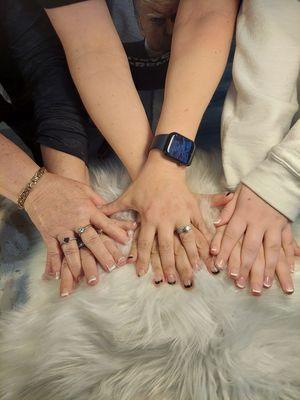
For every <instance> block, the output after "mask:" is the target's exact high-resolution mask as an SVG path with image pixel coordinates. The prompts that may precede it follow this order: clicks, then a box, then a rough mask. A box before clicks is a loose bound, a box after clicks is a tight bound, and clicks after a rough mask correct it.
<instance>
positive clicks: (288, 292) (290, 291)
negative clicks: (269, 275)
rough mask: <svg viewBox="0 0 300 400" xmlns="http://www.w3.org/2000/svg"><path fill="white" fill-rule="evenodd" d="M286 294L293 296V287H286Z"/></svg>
mask: <svg viewBox="0 0 300 400" xmlns="http://www.w3.org/2000/svg"><path fill="white" fill-rule="evenodd" d="M285 292H286V294H293V293H294V288H293V287H287V288H286V289H285Z"/></svg>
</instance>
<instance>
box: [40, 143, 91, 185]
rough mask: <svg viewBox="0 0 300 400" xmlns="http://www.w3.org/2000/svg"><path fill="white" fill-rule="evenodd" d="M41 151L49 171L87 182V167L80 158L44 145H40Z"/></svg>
mask: <svg viewBox="0 0 300 400" xmlns="http://www.w3.org/2000/svg"><path fill="white" fill-rule="evenodd" d="M41 151H42V156H43V161H44V165H45V167H46V168H47V170H48V171H49V172H52V173H53V174H56V175H60V176H63V177H64V178H68V179H73V180H75V181H78V182H81V183H84V184H87V185H88V184H89V173H88V169H87V167H86V165H85V163H84V162H83V161H82V160H81V159H80V158H78V157H74V156H72V155H70V154H67V153H63V152H62V151H58V150H55V149H52V148H50V147H46V146H41Z"/></svg>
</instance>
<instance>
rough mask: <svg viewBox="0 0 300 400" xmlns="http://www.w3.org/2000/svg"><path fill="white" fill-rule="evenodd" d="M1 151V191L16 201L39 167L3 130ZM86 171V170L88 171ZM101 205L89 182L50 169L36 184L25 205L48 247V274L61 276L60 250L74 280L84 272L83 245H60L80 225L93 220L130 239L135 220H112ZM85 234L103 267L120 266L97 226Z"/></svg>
mask: <svg viewBox="0 0 300 400" xmlns="http://www.w3.org/2000/svg"><path fill="white" fill-rule="evenodd" d="M0 155H1V157H0V194H1V195H3V196H5V197H7V198H8V199H10V200H12V201H13V202H15V203H17V200H18V197H19V194H20V193H21V191H22V190H23V188H24V187H25V186H26V184H27V183H28V182H29V181H30V179H31V178H32V176H33V175H34V174H35V172H36V171H37V170H38V168H39V167H38V165H36V163H35V162H34V161H33V160H32V159H31V158H30V157H28V156H27V155H26V154H25V153H24V152H23V151H22V150H21V149H19V147H17V146H16V145H15V144H13V143H12V142H11V141H10V140H8V139H6V138H5V137H4V136H3V135H2V134H0ZM85 172H86V171H85V170H83V173H85ZM78 176H80V174H79V175H78ZM101 205H103V199H102V198H101V197H100V196H98V195H97V194H96V193H94V192H93V191H92V190H91V189H90V188H89V186H88V185H86V184H84V183H82V182H79V181H75V180H73V179H67V178H65V177H63V176H58V175H55V174H53V173H50V172H46V173H45V174H44V175H43V176H42V178H41V179H40V180H39V182H38V183H37V184H36V185H35V186H34V187H33V189H32V190H31V192H30V194H29V195H28V197H27V199H26V201H25V204H24V207H25V210H26V212H27V213H28V215H29V217H30V219H31V221H32V222H33V223H34V225H35V226H36V227H37V229H38V230H39V232H40V234H41V236H42V238H43V240H44V242H45V244H46V246H47V252H48V256H47V271H48V272H49V273H52V274H53V275H56V276H57V277H59V275H60V271H61V257H62V255H63V254H62V251H61V250H63V253H64V256H65V258H66V260H67V262H68V266H69V271H70V273H71V274H72V277H73V278H74V280H78V278H79V276H80V274H81V260H80V254H79V251H78V248H77V246H74V243H75V242H74V241H72V242H71V245H70V246H69V247H66V248H65V247H60V246H59V242H60V241H61V240H62V239H63V238H64V237H73V236H74V231H75V230H76V227H78V226H81V225H82V226H84V225H87V224H88V223H92V224H93V225H94V227H95V228H98V229H103V231H104V232H105V233H106V234H107V235H109V236H110V237H111V238H112V239H114V240H116V241H117V242H120V243H126V242H128V240H129V237H128V234H127V230H128V229H133V228H134V226H132V223H130V222H128V223H123V222H117V221H112V220H110V219H109V218H107V217H106V216H105V215H104V214H103V213H102V212H101V211H100V210H99V208H97V206H98V207H99V206H101ZM77 224H79V225H77ZM82 236H83V237H82V239H83V241H84V242H85V243H86V246H87V248H88V249H89V251H90V252H91V253H92V254H93V255H94V257H95V258H96V259H97V260H98V261H99V262H100V263H101V265H103V266H106V265H107V266H111V265H114V264H115V259H114V258H113V256H112V254H113V252H112V250H111V249H110V250H108V249H107V247H105V246H104V245H103V243H102V241H101V240H100V238H99V236H98V235H97V234H96V232H95V230H94V228H91V229H89V230H88V231H87V233H86V234H85V235H82ZM93 238H95V239H93ZM106 268H107V267H106ZM107 269H108V268H107ZM91 272H93V271H92V270H91V269H88V268H84V273H86V274H90V273H91ZM87 279H89V275H87Z"/></svg>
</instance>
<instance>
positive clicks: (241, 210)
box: [211, 185, 297, 295]
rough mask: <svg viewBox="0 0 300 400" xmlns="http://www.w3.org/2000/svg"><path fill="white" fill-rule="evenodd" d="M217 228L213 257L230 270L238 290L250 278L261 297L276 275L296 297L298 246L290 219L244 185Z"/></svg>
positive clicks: (222, 216)
mask: <svg viewBox="0 0 300 400" xmlns="http://www.w3.org/2000/svg"><path fill="white" fill-rule="evenodd" d="M215 224H216V226H217V233H216V235H215V237H214V239H213V240H212V243H211V253H212V254H214V255H217V258H216V265H217V266H218V267H220V268H223V267H225V266H226V265H227V266H228V274H229V276H230V277H231V278H233V279H234V280H235V282H236V285H237V287H239V288H241V289H242V288H244V287H245V286H246V282H247V280H248V278H250V285H251V290H252V293H253V294H255V295H259V294H261V292H262V288H263V287H265V288H269V287H271V286H272V283H273V280H274V276H275V274H276V275H277V277H278V279H279V282H280V285H281V287H282V290H283V291H284V292H285V293H287V294H291V293H293V291H294V286H293V280H292V277H291V272H292V271H293V270H294V253H295V252H296V253H297V246H296V247H295V245H294V242H293V236H292V231H291V224H290V222H289V221H288V220H287V218H286V217H284V216H283V215H282V214H280V213H279V212H278V211H276V210H275V209H274V208H273V207H271V206H270V205H269V204H268V203H266V202H265V201H264V200H262V199H261V198H260V197H259V196H257V195H256V194H255V193H254V192H253V191H252V190H251V189H249V188H248V187H247V186H245V185H240V186H239V188H238V189H237V191H236V193H235V195H234V198H233V200H232V201H231V202H230V203H229V204H227V206H225V207H224V209H223V211H222V212H221V215H220V218H219V220H218V221H216V223H215Z"/></svg>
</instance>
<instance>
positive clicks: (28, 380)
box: [0, 157, 300, 400]
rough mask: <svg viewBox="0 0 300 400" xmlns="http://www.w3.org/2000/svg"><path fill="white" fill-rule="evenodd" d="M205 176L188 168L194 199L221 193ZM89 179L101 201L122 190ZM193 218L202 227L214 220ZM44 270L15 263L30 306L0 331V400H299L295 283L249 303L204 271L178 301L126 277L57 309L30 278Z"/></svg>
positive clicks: (171, 291) (84, 291)
mask: <svg viewBox="0 0 300 400" xmlns="http://www.w3.org/2000/svg"><path fill="white" fill-rule="evenodd" d="M208 161H209V162H208ZM209 165H213V166H214V171H215V172H214V174H213V173H212V172H211V171H210V172H209V168H208V166H209ZM215 166H216V163H215V162H214V160H212V159H211V158H210V159H209V160H208V159H205V158H203V157H202V158H198V159H197V161H196V162H195V163H194V164H193V171H192V173H191V176H190V184H191V187H192V189H193V190H194V191H197V192H202V193H204V192H206V193H211V192H217V191H219V190H220V187H219V186H218V185H217V184H216V182H219V181H220V179H219V177H220V174H219V171H218V173H217V172H216V171H217V169H216V168H215ZM94 175H95V176H94V187H95V189H96V190H98V191H99V192H100V193H102V194H103V195H104V196H105V197H106V198H107V199H109V200H111V199H112V198H114V197H115V196H116V195H118V194H119V193H120V192H121V191H122V190H123V189H124V186H126V184H127V183H128V179H127V178H125V175H124V173H123V172H120V171H119V172H117V171H113V170H106V171H101V170H97V171H95V174H94ZM201 207H202V210H203V214H204V215H205V218H206V220H207V222H208V223H209V225H210V226H211V227H212V224H211V221H212V217H213V214H214V213H215V211H213V210H211V208H210V206H209V204H207V203H205V204H202V205H201ZM44 258H45V250H44V248H43V246H42V244H37V245H36V247H35V248H33V250H32V255H31V257H30V258H29V259H26V260H24V263H26V265H27V267H28V268H29V270H30V275H31V282H30V286H29V294H30V296H29V297H30V298H29V301H28V302H27V304H26V305H25V306H24V307H23V308H21V309H20V310H19V311H14V312H10V313H8V314H7V315H6V316H5V318H3V319H2V326H1V340H0V365H1V369H0V399H1V400H50V399H51V400H299V398H300V340H299V332H300V292H299V284H300V274H299V271H298V272H296V273H295V285H296V292H295V294H294V295H292V296H286V295H284V294H282V292H281V291H280V289H279V288H278V287H276V286H275V287H273V288H272V289H270V290H266V291H265V293H264V295H263V296H262V297H260V298H257V297H256V298H255V297H252V296H250V295H249V293H248V292H247V290H244V291H241V290H237V289H235V288H234V286H233V284H232V282H231V281H229V279H228V278H226V276H225V274H224V273H223V274H220V275H219V276H211V275H209V274H208V273H207V272H206V271H205V270H202V271H200V272H199V273H197V276H196V285H195V288H194V289H193V290H190V291H186V290H183V289H182V288H181V287H180V286H179V285H176V286H175V287H173V286H172V287H171V286H169V285H163V286H162V287H159V288H156V287H154V286H153V285H152V283H151V273H148V275H146V276H145V277H143V278H137V277H136V275H135V272H134V267H133V266H132V265H127V266H125V267H123V268H120V269H118V270H117V271H114V272H113V273H111V274H106V273H101V282H100V284H99V285H98V286H96V287H92V288H91V287H86V285H85V284H83V285H82V287H81V288H79V289H78V290H77V291H76V292H75V293H74V294H73V295H72V296H70V297H69V298H67V299H60V298H59V296H58V289H57V282H44V281H42V280H41V278H40V276H41V273H42V271H43V269H44ZM298 264H299V263H298ZM297 289H298V290H297Z"/></svg>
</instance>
